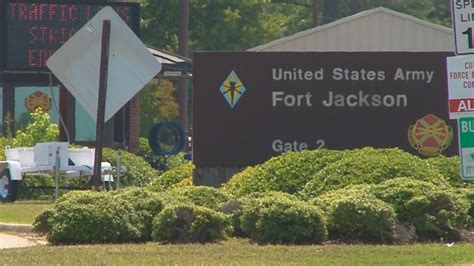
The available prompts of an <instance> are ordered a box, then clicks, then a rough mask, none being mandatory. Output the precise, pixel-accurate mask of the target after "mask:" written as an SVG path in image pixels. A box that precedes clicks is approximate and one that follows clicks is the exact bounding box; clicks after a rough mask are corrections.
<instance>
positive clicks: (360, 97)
mask: <svg viewBox="0 0 474 266" xmlns="http://www.w3.org/2000/svg"><path fill="white" fill-rule="evenodd" d="M451 55H452V54H450V53H408V52H357V53H342V52H325V53H318V52H201V53H195V54H194V73H193V86H194V95H193V97H194V101H193V105H194V107H193V108H194V109H193V121H194V122H193V123H194V125H193V160H194V163H195V164H196V165H197V166H198V167H199V166H202V167H204V166H246V165H255V164H257V163H261V162H263V161H265V160H267V159H269V158H271V156H274V155H278V154H280V153H282V152H285V151H293V150H303V149H318V148H327V149H352V148H360V147H366V146H371V147H379V148H382V147H400V148H402V149H404V150H406V151H408V152H411V153H413V154H417V155H420V156H435V155H437V154H445V155H454V154H456V153H457V145H456V143H457V141H456V140H453V136H457V133H456V132H454V131H453V128H454V130H455V129H456V126H455V125H456V124H455V121H450V120H449V117H448V104H447V102H448V100H447V99H448V97H447V90H446V57H447V56H451Z"/></svg>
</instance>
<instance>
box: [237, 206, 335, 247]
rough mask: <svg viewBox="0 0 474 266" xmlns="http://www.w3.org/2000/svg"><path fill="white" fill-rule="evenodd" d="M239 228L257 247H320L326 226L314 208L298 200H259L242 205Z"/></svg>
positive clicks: (325, 234) (324, 237)
mask: <svg viewBox="0 0 474 266" xmlns="http://www.w3.org/2000/svg"><path fill="white" fill-rule="evenodd" d="M240 222H241V223H240V225H241V229H242V231H243V232H244V233H246V234H248V235H249V236H250V238H251V239H252V240H254V241H256V242H259V243H288V244H303V243H321V242H322V241H324V240H326V238H327V230H326V225H325V223H324V221H323V218H322V216H321V213H320V211H319V209H318V208H316V207H314V206H311V205H309V204H307V203H306V202H303V201H299V200H290V199H288V198H279V199H277V198H273V197H263V198H255V199H251V200H246V201H243V206H242V215H241V216H240Z"/></svg>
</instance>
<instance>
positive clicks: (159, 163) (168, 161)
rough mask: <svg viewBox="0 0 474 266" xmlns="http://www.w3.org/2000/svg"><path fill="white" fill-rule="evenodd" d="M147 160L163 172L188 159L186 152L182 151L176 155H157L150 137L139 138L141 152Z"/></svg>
mask: <svg viewBox="0 0 474 266" xmlns="http://www.w3.org/2000/svg"><path fill="white" fill-rule="evenodd" d="M138 154H139V155H140V156H142V157H143V158H144V159H145V161H147V162H148V163H149V164H150V165H151V166H153V168H155V169H156V170H159V171H160V174H162V173H163V172H164V171H169V170H172V169H174V168H176V167H178V166H180V165H182V164H184V163H186V162H187V161H186V160H185V159H184V153H183V152H180V153H178V154H176V155H155V154H154V153H153V151H152V150H151V147H150V144H149V143H148V139H146V138H140V139H139V152H138Z"/></svg>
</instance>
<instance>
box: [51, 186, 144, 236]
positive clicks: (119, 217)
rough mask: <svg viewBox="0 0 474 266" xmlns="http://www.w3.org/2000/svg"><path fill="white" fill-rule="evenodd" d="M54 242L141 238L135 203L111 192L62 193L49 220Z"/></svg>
mask: <svg viewBox="0 0 474 266" xmlns="http://www.w3.org/2000/svg"><path fill="white" fill-rule="evenodd" d="M47 222H48V224H49V229H50V230H48V234H47V238H48V240H49V241H50V242H51V243H54V244H81V243H120V242H131V241H138V240H140V239H141V233H140V231H139V228H137V226H136V225H137V224H138V223H139V218H138V216H137V215H136V214H135V213H134V209H133V206H132V205H131V204H130V203H129V202H127V201H126V200H124V199H120V198H118V197H113V196H112V194H110V193H103V192H93V191H74V192H70V193H68V194H66V195H64V196H62V197H61V198H60V199H59V200H58V201H57V202H56V204H55V206H54V211H53V214H52V215H51V216H50V217H49V218H48V219H47Z"/></svg>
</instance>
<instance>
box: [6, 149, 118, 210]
mask: <svg viewBox="0 0 474 266" xmlns="http://www.w3.org/2000/svg"><path fill="white" fill-rule="evenodd" d="M5 157H6V161H0V173H1V174H0V201H14V200H15V199H16V194H17V191H18V187H19V184H20V182H21V181H22V180H23V179H25V178H26V176H28V175H35V176H38V175H48V176H54V175H59V176H62V177H65V178H69V177H84V178H87V179H88V180H90V178H91V177H92V175H93V173H94V158H95V149H91V148H69V143H67V142H44V143H38V144H36V145H35V146H34V147H19V148H10V147H7V148H6V149H5ZM101 171H102V181H103V182H113V175H112V165H111V164H110V163H108V162H102V163H101Z"/></svg>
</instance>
